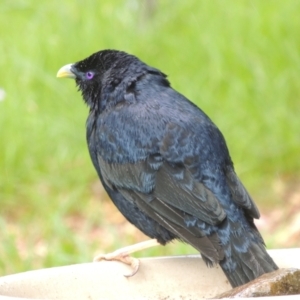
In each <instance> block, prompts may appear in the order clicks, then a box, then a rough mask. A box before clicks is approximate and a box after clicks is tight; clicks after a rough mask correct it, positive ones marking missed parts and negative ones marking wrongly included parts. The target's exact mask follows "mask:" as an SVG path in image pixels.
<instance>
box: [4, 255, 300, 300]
mask: <svg viewBox="0 0 300 300" xmlns="http://www.w3.org/2000/svg"><path fill="white" fill-rule="evenodd" d="M269 253H270V255H271V256H272V257H273V258H274V260H275V262H276V263H277V264H278V266H279V267H280V268H290V267H293V268H300V249H285V250H271V251H269ZM128 272H130V268H129V267H128V266H126V265H124V264H122V263H119V262H114V261H112V262H107V261H101V262H97V263H85V264H77V265H70V266H63V267H55V268H49V269H42V270H37V271H29V272H24V273H19V274H15V275H8V276H3V277H0V300H4V299H6V300H12V299H23V300H24V299H61V300H64V299H83V300H84V299H118V300H119V299H131V300H135V299H139V300H143V299H145V300H146V299H147V300H148V299H156V300H158V299H165V300H167V299H168V300H171V299H180V300H184V299H189V300H193V299H197V300H198V299H203V298H212V297H214V296H215V295H217V294H219V293H222V292H225V291H227V290H230V289H231V287H230V285H229V283H228V281H227V279H226V277H225V275H224V274H223V272H222V270H221V269H220V268H219V267H215V268H207V267H206V265H205V263H204V262H203V260H202V259H201V258H200V256H198V255H192V256H180V257H156V258H143V259H141V263H140V269H139V271H138V273H137V274H136V275H135V276H133V277H129V278H126V277H124V276H123V274H127V273H128ZM274 298H276V299H278V300H279V299H280V300H281V299H284V300H294V299H300V295H293V296H278V297H263V298H253V299H263V300H267V299H274ZM240 299H241V298H240ZM247 299H251V298H247Z"/></svg>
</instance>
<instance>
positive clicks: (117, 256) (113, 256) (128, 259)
mask: <svg viewBox="0 0 300 300" xmlns="http://www.w3.org/2000/svg"><path fill="white" fill-rule="evenodd" d="M123 249H124V248H122V249H119V250H116V251H114V252H111V253H108V254H99V255H97V256H96V257H94V260H93V261H94V262H97V261H101V260H116V261H120V262H122V263H124V264H126V265H129V266H131V267H132V269H133V270H132V272H131V273H129V274H124V276H125V277H131V276H134V275H135V274H136V273H137V271H138V270H139V267H140V261H139V260H138V259H137V258H134V257H132V256H130V255H128V253H126V252H122V250H123Z"/></svg>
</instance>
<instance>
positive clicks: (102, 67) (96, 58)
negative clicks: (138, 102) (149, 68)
mask: <svg viewBox="0 0 300 300" xmlns="http://www.w3.org/2000/svg"><path fill="white" fill-rule="evenodd" d="M145 66H146V65H145V64H143V63H142V62H141V61H140V60H139V59H138V58H136V57H135V56H132V55H129V54H127V53H125V52H122V51H117V50H102V51H99V52H96V53H94V54H92V55H91V56H89V57H88V58H86V59H84V60H81V61H79V62H76V63H73V64H68V65H65V66H63V67H62V68H60V69H59V71H58V73H57V77H60V78H73V79H75V82H76V85H77V86H78V88H79V90H80V91H81V93H82V96H83V99H84V101H85V102H86V103H87V104H88V105H89V106H90V107H91V108H94V107H99V106H103V105H105V103H104V102H107V101H108V100H107V99H106V98H107V97H106V95H111V93H113V92H114V90H115V88H116V87H117V86H119V85H120V84H121V83H122V82H123V83H124V87H126V84H127V83H126V82H124V80H127V81H130V80H131V81H132V80H133V77H135V76H138V74H139V73H140V72H141V71H142V69H144V67H145ZM132 70H134V73H132ZM128 74H130V76H128ZM99 102H102V103H99Z"/></svg>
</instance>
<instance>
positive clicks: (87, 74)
mask: <svg viewBox="0 0 300 300" xmlns="http://www.w3.org/2000/svg"><path fill="white" fill-rule="evenodd" d="M85 77H86V79H88V80H90V79H92V78H93V77H94V73H93V72H91V71H89V72H86V73H85Z"/></svg>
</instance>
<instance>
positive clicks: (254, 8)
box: [0, 0, 300, 275]
mask: <svg viewBox="0 0 300 300" xmlns="http://www.w3.org/2000/svg"><path fill="white" fill-rule="evenodd" d="M153 3H155V4H156V5H155V6H154V7H153V8H152V7H150V6H149V7H148V6H147V5H146V1H134V0H127V1H121V0H113V1H112V0H109V1H108V0H107V1H100V2H98V4H97V5H96V4H95V1H91V0H86V1H80V0H77V1H73V0H72V1H71V0H66V1H58V0H53V1H43V0H41V1H39V2H36V1H33V0H31V1H30V0H28V1H25V0H15V1H10V0H2V1H1V3H0V28H1V35H0V53H1V55H0V88H2V89H4V90H5V92H6V98H5V99H4V100H3V101H1V102H0V133H1V136H0V137H1V138H0V151H1V152H0V154H1V155H0V257H1V259H0V275H1V274H2V275H3V274H9V273H14V272H19V271H23V270H28V269H35V268H41V267H48V266H56V265H62V264H68V263H77V262H84V261H89V260H90V259H91V257H92V256H93V255H94V254H95V253H96V252H97V250H99V249H101V250H102V251H103V252H106V251H111V250H113V249H115V248H116V247H121V246H125V245H127V244H129V243H131V242H136V241H138V240H142V239H143V238H144V237H143V236H142V235H141V234H139V233H138V232H137V231H135V230H134V229H133V228H132V227H131V226H130V225H128V224H127V223H126V222H124V221H123V219H121V217H120V216H119V215H118V213H117V212H116V211H115V210H114V208H113V207H112V206H111V205H110V204H109V200H108V199H107V198H106V197H105V194H104V192H103V191H102V190H101V188H100V187H99V186H98V185H97V184H96V183H97V181H98V180H97V176H96V173H95V171H94V169H93V167H92V164H91V162H90V158H89V155H88V152H87V148H86V142H85V119H86V117H87V113H88V110H87V108H86V107H85V105H84V104H83V102H82V100H81V96H80V94H79V93H77V92H76V88H75V85H74V82H72V81H71V80H70V81H67V80H58V79H57V78H56V72H57V70H58V69H59V68H60V67H61V66H62V65H64V64H67V63H71V62H75V61H77V60H80V59H82V58H84V57H86V56H88V55H90V54H91V53H93V52H95V51H98V50H100V49H105V48H114V49H120V50H125V51H128V52H130V53H132V54H135V55H137V56H138V57H140V58H141V59H142V60H144V61H145V62H147V63H149V64H150V65H153V66H155V67H157V68H159V69H161V70H162V71H163V72H165V73H166V74H168V75H169V79H170V81H171V82H172V85H173V87H175V88H176V89H177V90H178V91H180V92H181V93H183V94H184V95H186V96H187V97H188V98H190V99H191V100H192V101H194V102H195V103H197V104H198V105H199V106H200V107H201V108H202V109H203V110H204V111H205V112H206V113H207V114H208V115H209V116H210V117H211V118H212V119H213V120H214V122H215V123H216V124H217V125H218V127H219V128H220V129H221V131H222V132H223V134H224V135H225V137H226V140H227V143H228V146H229V148H230V152H231V156H232V159H233V161H234V162H235V166H236V170H237V173H238V174H239V175H240V177H241V179H242V180H243V182H244V184H245V185H246V186H247V188H248V189H249V191H250V192H251V194H252V195H253V197H254V198H255V199H256V202H257V203H258V205H259V206H260V207H261V206H263V207H266V208H269V209H271V208H272V206H274V205H275V204H278V203H282V202H283V201H284V199H280V197H279V196H278V194H277V193H276V188H274V185H275V183H276V182H278V181H279V182H283V184H288V182H289V181H290V180H295V179H297V178H299V175H300V171H299V170H300V160H299V150H300V135H299V128H300V117H299V97H300V84H299V71H300V56H299V49H300V35H299V32H298V31H299V28H300V18H299V11H300V2H298V1H296V0H295V1H292V0H288V1H279V0H273V1H260V0H256V1H240V0H239V1H237V0H236V1H229V2H228V1H226V2H225V1H207V0H194V1H171V0H166V1H153ZM112 215H113V216H114V218H112ZM266 240H267V241H268V237H266ZM272 246H275V247H276V246H277V244H276V242H275V241H274V239H272ZM190 251H193V250H191V248H189V247H185V246H179V245H177V244H176V245H171V246H169V247H168V248H167V249H163V250H162V249H159V250H150V251H149V252H147V251H146V252H143V255H161V254H175V253H177V254H180V253H189V252H190Z"/></svg>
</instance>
